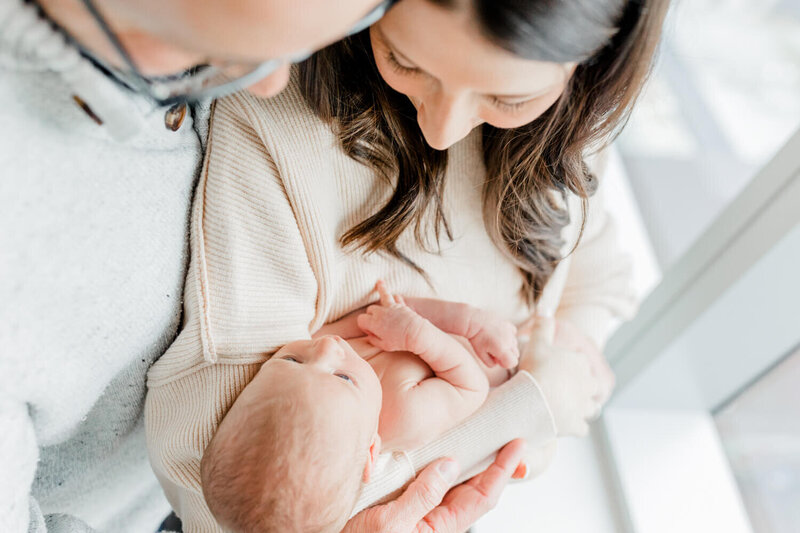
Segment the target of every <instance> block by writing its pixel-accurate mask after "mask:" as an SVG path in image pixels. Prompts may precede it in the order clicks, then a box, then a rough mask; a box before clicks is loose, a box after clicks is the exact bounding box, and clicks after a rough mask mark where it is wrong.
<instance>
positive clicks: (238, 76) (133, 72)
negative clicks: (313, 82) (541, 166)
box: [83, 0, 398, 106]
mask: <svg viewBox="0 0 800 533" xmlns="http://www.w3.org/2000/svg"><path fill="white" fill-rule="evenodd" d="M397 1H398V0H383V1H382V2H381V3H380V4H379V5H378V6H377V7H375V8H374V9H372V10H371V11H370V12H369V13H367V15H366V16H364V17H363V18H362V19H361V20H359V21H358V22H357V23H356V24H355V25H354V26H353V27H352V28H350V31H348V32H347V33H346V34H345V35H344V36H345V37H346V36H349V35H353V34H356V33H358V32H360V31H362V30H364V29H366V28H368V27H370V26H371V25H372V24H373V23H375V22H377V21H378V20H380V18H381V17H382V16H383V15H384V14H385V13H386V12H387V11H388V10H389V8H390V7H392V5H393V4H395V3H396V2H397ZM83 3H84V5H85V6H86V9H87V10H88V11H89V13H91V15H92V17H94V19H95V21H96V22H97V25H98V26H99V27H100V29H101V30H102V31H103V33H105V35H106V38H108V40H109V42H110V43H111V45H112V46H113V47H114V48H115V49H116V52H117V53H118V54H119V56H120V57H121V58H122V61H123V63H124V64H125V66H126V67H127V69H128V72H126V74H127V77H126V79H125V81H126V82H129V83H130V84H131V85H133V86H134V89H136V90H137V91H138V92H140V93H142V94H144V95H145V96H147V97H148V98H150V99H151V100H152V101H153V102H154V103H156V105H159V106H169V105H174V104H180V103H187V102H195V101H197V100H203V99H207V98H219V97H221V96H224V95H226V94H231V93H234V92H236V91H239V90H241V89H244V88H246V87H249V86H250V85H253V84H254V83H256V82H258V81H260V80H262V79H264V78H266V77H267V76H269V75H270V74H272V73H273V72H275V71H276V70H277V69H278V68H279V67H280V66H281V65H283V64H285V63H298V62H300V61H303V60H305V59H307V58H308V57H309V56H310V55H311V54H312V53H313V51H306V52H300V53H297V54H292V55H290V56H286V57H281V58H275V59H270V60H268V61H264V62H262V63H241V62H229V63H221V64H214V65H198V66H196V67H193V68H191V69H189V70H187V71H186V72H182V73H180V74H177V75H173V76H163V77H158V78H147V77H145V76H144V75H143V74H142V73H141V71H140V70H139V69H138V68H137V66H136V63H135V62H134V61H133V59H132V58H131V56H130V54H128V52H127V51H126V50H125V47H124V46H122V43H121V42H120V40H119V38H118V37H117V35H116V33H114V31H113V30H112V29H111V26H110V25H109V24H108V22H107V21H106V19H105V17H103V15H102V14H101V13H100V11H99V10H98V9H97V6H96V5H95V3H94V1H93V0H83Z"/></svg>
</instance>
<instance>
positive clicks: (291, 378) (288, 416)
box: [201, 336, 381, 532]
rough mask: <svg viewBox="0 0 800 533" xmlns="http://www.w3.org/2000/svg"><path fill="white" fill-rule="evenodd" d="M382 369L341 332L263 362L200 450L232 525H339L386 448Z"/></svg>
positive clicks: (208, 490) (206, 489) (218, 505)
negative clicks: (380, 423) (381, 427)
mask: <svg viewBox="0 0 800 533" xmlns="http://www.w3.org/2000/svg"><path fill="white" fill-rule="evenodd" d="M380 407H381V386H380V382H379V380H378V377H377V376H376V375H375V372H373V370H372V368H371V367H370V366H369V364H368V363H367V362H366V361H364V359H362V358H361V357H360V356H359V355H358V354H357V353H356V352H355V351H354V350H353V348H352V347H351V346H350V345H349V344H348V343H347V342H346V341H344V340H342V339H341V338H339V337H335V336H324V337H320V338H318V339H314V340H304V341H296V342H292V343H290V344H287V345H286V346H284V347H283V348H281V349H280V350H278V352H277V353H275V355H273V356H272V358H271V359H270V360H269V361H267V362H266V363H264V365H263V366H262V367H261V370H260V371H259V372H258V374H256V377H255V378H254V379H253V380H252V381H251V382H250V383H249V384H248V385H247V386H246V387H245V389H244V390H243V391H242V393H241V394H240V395H239V397H238V398H237V399H236V401H235V402H234V404H233V406H232V407H231V409H230V410H229V411H228V413H227V414H226V415H225V418H224V419H223V421H222V423H221V424H220V426H219V429H218V430H217V433H216V434H215V435H214V438H213V439H212V441H211V443H210V444H209V445H208V447H207V448H206V451H205V453H204V454H203V460H202V465H201V478H202V485H203V494H204V496H205V499H206V502H207V503H208V506H209V508H210V509H211V512H212V513H213V514H214V517H215V518H216V519H217V521H218V522H219V523H220V524H221V525H223V526H224V527H225V528H228V529H230V530H233V531H260V532H261V531H263V532H271V531H308V532H316V531H319V532H326V531H340V530H341V529H342V527H343V526H344V524H345V523H346V521H347V518H348V516H349V514H350V512H351V510H352V509H353V506H354V505H355V502H356V498H357V497H358V493H359V489H360V487H361V482H362V480H363V481H366V479H367V478H368V476H369V471H370V468H371V467H372V463H373V462H374V460H375V457H376V456H377V454H378V452H379V451H380V440H379V438H378V434H377V429H378V415H379V413H380Z"/></svg>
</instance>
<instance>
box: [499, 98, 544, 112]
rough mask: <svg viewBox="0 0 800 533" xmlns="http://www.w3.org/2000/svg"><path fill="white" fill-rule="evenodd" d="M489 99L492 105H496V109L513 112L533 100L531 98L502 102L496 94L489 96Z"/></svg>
mask: <svg viewBox="0 0 800 533" xmlns="http://www.w3.org/2000/svg"><path fill="white" fill-rule="evenodd" d="M489 101H490V102H491V103H492V105H493V106H495V107H497V108H498V109H501V110H503V111H508V112H511V113H513V112H515V111H519V110H520V109H522V108H523V107H525V105H527V104H528V103H530V102H531V101H533V98H531V99H529V100H522V101H521V102H504V101H503V100H501V99H499V98H498V97H496V96H490V97H489Z"/></svg>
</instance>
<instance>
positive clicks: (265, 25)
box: [39, 0, 380, 96]
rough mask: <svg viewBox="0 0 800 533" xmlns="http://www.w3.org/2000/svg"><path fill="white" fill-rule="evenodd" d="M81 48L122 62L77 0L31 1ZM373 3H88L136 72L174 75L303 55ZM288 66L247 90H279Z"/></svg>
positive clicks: (116, 0)
mask: <svg viewBox="0 0 800 533" xmlns="http://www.w3.org/2000/svg"><path fill="white" fill-rule="evenodd" d="M39 3H40V4H41V5H42V8H43V9H44V10H45V11H46V12H47V13H48V15H49V16H50V17H52V18H53V19H54V20H55V21H56V22H57V23H59V24H60V25H61V26H62V27H64V28H65V29H66V30H67V31H68V32H69V33H70V34H71V35H72V36H73V37H74V38H76V39H77V40H78V41H79V42H80V43H81V44H82V45H83V46H85V47H86V48H87V49H89V50H90V51H92V53H94V54H96V55H97V56H98V57H100V58H102V59H104V60H106V61H108V62H109V63H111V64H112V65H117V66H123V64H122V60H121V59H122V58H121V57H119V54H118V53H117V52H116V50H115V48H114V46H112V43H110V42H109V40H108V38H107V36H106V35H105V34H104V33H103V32H102V30H101V29H100V27H99V26H98V25H97V21H96V20H95V18H94V17H93V16H92V15H91V13H90V12H89V11H88V10H87V9H86V6H85V5H84V3H83V1H82V0H39ZM379 3H380V2H379V0H347V1H343V2H330V1H329V0H303V1H290V2H287V1H285V0H236V1H231V0H210V1H204V2H197V1H194V0H139V1H136V2H131V1H130V0H94V4H95V5H96V7H97V9H98V11H99V12H100V13H101V14H102V16H103V17H104V18H105V19H106V20H107V22H108V24H109V26H110V28H111V30H112V31H113V32H114V33H115V34H116V35H117V37H118V38H119V41H120V43H121V44H122V46H123V47H124V48H125V50H126V51H127V52H128V54H129V55H130V56H131V58H132V59H133V61H134V63H135V64H136V65H137V67H138V68H139V69H140V70H141V72H142V73H143V74H144V75H147V76H157V75H167V74H174V73H176V72H179V71H182V70H185V69H187V68H190V67H192V66H194V65H198V64H208V63H210V64H216V65H222V64H230V63H242V64H258V63H260V62H264V61H267V60H270V59H281V58H290V57H292V56H295V55H296V54H298V53H303V52H310V51H313V50H316V49H319V48H321V47H323V46H325V45H326V44H329V43H331V42H333V41H335V40H336V39H338V38H340V37H343V36H344V35H345V34H346V33H347V32H348V31H349V30H350V29H352V27H353V26H354V25H355V24H356V23H357V22H358V21H359V20H360V19H361V18H362V17H364V16H365V15H366V14H367V13H369V12H370V11H371V10H372V9H373V8H375V6H377V5H378V4H379ZM288 73H289V65H288V64H284V65H282V66H281V67H280V68H279V69H277V70H276V71H275V72H274V73H273V74H272V75H270V76H269V77H267V78H265V79H263V80H262V81H261V82H259V83H257V84H255V85H253V86H252V87H251V91H252V92H254V93H255V94H259V95H261V96H271V95H273V94H275V93H277V92H279V91H280V90H281V89H282V88H283V87H284V86H285V85H286V81H287V79H288Z"/></svg>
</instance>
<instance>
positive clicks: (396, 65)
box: [386, 50, 421, 74]
mask: <svg viewBox="0 0 800 533" xmlns="http://www.w3.org/2000/svg"><path fill="white" fill-rule="evenodd" d="M386 61H388V62H389V64H390V65H391V66H392V69H394V71H395V72H397V73H398V74H419V73H420V72H421V71H420V70H419V69H418V68H416V67H412V66H410V65H403V64H402V63H400V61H398V60H397V56H396V55H394V52H392V51H391V50H389V51H388V52H387V54H386Z"/></svg>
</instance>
